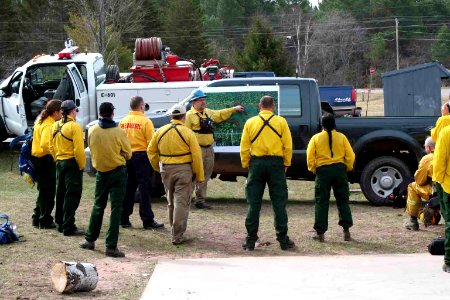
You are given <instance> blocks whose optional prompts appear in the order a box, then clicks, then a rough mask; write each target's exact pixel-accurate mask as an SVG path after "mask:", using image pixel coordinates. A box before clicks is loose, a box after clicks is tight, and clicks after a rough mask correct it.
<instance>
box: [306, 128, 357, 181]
mask: <svg viewBox="0 0 450 300" xmlns="http://www.w3.org/2000/svg"><path fill="white" fill-rule="evenodd" d="M331 137H332V149H333V157H331V150H330V146H329V142H328V132H327V131H325V130H322V131H321V132H319V133H316V134H315V135H313V137H312V138H311V140H310V141H309V143H308V148H307V149H306V160H307V164H308V170H309V171H311V172H313V173H314V174H316V170H317V168H318V167H320V166H326V165H332V164H336V163H343V164H345V166H346V167H347V171H351V170H353V164H354V163H355V153H354V152H353V149H352V146H351V145H350V143H349V141H348V139H347V137H346V136H345V135H344V134H342V133H340V132H337V131H336V130H332V131H331Z"/></svg>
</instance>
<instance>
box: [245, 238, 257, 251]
mask: <svg viewBox="0 0 450 300" xmlns="http://www.w3.org/2000/svg"><path fill="white" fill-rule="evenodd" d="M255 242H256V241H255V240H254V239H249V238H246V239H245V241H244V243H243V244H242V249H244V250H247V251H253V250H255Z"/></svg>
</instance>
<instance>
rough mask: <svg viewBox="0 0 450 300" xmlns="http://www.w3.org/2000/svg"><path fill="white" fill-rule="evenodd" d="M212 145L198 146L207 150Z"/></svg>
mask: <svg viewBox="0 0 450 300" xmlns="http://www.w3.org/2000/svg"><path fill="white" fill-rule="evenodd" d="M211 146H212V145H207V146H203V145H200V147H202V148H209V147H211Z"/></svg>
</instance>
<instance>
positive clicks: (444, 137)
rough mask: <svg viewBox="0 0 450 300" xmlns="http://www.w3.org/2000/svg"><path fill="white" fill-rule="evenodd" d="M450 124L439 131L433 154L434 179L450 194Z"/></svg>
mask: <svg viewBox="0 0 450 300" xmlns="http://www.w3.org/2000/svg"><path fill="white" fill-rule="evenodd" d="M449 145H450V126H447V127H445V128H443V129H442V130H441V132H440V133H439V138H438V140H437V143H436V147H435V149H434V156H433V181H435V182H439V183H440V184H441V185H442V188H443V189H444V191H445V192H446V193H448V194H450V163H449V160H450V147H449Z"/></svg>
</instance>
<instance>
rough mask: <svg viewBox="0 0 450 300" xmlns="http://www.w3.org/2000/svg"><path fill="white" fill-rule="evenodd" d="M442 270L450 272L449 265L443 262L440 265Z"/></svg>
mask: <svg viewBox="0 0 450 300" xmlns="http://www.w3.org/2000/svg"><path fill="white" fill-rule="evenodd" d="M442 271H444V272H447V273H450V265H447V264H444V265H443V266H442Z"/></svg>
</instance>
